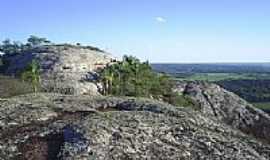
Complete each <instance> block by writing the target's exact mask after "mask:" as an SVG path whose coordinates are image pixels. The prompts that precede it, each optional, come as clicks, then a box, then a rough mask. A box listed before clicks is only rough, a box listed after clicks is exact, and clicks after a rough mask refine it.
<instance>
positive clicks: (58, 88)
mask: <svg viewBox="0 0 270 160" xmlns="http://www.w3.org/2000/svg"><path fill="white" fill-rule="evenodd" d="M6 59H7V60H8V61H9V65H8V67H7V68H6V70H5V74H8V75H14V74H18V73H20V72H22V71H23V70H24V69H25V67H26V66H27V65H28V64H29V63H31V61H32V60H33V59H36V60H37V61H38V62H39V63H40V65H41V71H42V75H41V77H42V86H43V88H44V89H46V90H47V91H52V92H58V93H59V92H60V93H63V94H98V86H99V85H98V84H97V83H96V80H97V74H96V70H97V69H99V68H103V67H104V66H106V65H107V64H109V63H111V62H112V61H114V59H115V58H113V57H112V56H111V55H110V54H108V53H106V52H101V51H99V50H93V49H91V48H87V47H81V46H73V45H49V46H40V47H37V48H34V49H32V50H29V51H27V52H25V53H21V54H17V55H14V56H9V57H6Z"/></svg>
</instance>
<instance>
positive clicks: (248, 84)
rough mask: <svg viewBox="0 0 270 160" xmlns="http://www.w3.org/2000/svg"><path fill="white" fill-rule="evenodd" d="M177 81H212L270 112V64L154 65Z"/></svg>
mask: <svg viewBox="0 0 270 160" xmlns="http://www.w3.org/2000/svg"><path fill="white" fill-rule="evenodd" d="M152 67H153V69H154V70H155V71H157V72H161V73H167V74H169V75H171V76H173V77H174V79H175V80H176V81H178V80H179V81H208V82H212V83H216V84H218V85H220V86H222V87H223V88H225V89H227V90H229V91H231V92H234V93H235V94H237V95H238V96H240V97H241V98H243V99H245V100H247V101H248V102H250V103H252V104H254V105H255V106H256V107H258V108H261V109H264V110H265V111H267V112H269V110H270V94H269V93H270V63H215V64H213V63H212V64H211V63H209V64H206V63H204V64H158V63H157V64H152Z"/></svg>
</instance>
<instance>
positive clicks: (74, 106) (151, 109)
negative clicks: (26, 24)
mask: <svg viewBox="0 0 270 160" xmlns="http://www.w3.org/2000/svg"><path fill="white" fill-rule="evenodd" d="M0 109H1V111H0V120H1V121H2V123H3V124H4V125H2V126H1V128H0V130H1V132H0V148H1V150H0V159H1V158H2V159H9V160H12V159H16V160H17V159H30V158H32V159H46V158H47V159H49V158H52V159H65V160H75V159H76V160H84V159H87V160H88V159H95V160H110V159H123V160H126V159H147V160H149V159H153V160H157V159H164V160H165V159H166V160H170V159H171V160H175V159H187V160H190V159H191V160H192V159H194V160H195V159H243V160H244V159H251V160H252V159H253V160H258V159H260V160H267V159H269V158H270V145H268V144H267V143H262V142H260V141H259V140H256V139H254V138H253V137H252V136H247V135H245V134H243V133H242V132H240V131H239V130H235V129H233V128H231V127H230V126H229V125H226V124H224V123H222V122H218V121H217V120H215V119H213V118H209V117H207V116H205V114H202V113H200V112H197V111H193V110H191V109H187V108H181V107H178V108H176V107H174V106H171V105H168V104H165V103H161V102H158V101H153V100H148V99H135V98H114V97H102V96H98V97H97V96H67V95H59V94H48V93H47V94H37V95H36V96H34V95H24V96H19V97H13V98H10V99H6V100H5V101H0ZM22 115H23V116H22ZM43 117H46V118H43ZM11 122H16V124H13V125H9V123H11ZM49 156H50V157H49Z"/></svg>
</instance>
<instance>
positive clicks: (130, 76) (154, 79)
mask: <svg viewBox="0 0 270 160" xmlns="http://www.w3.org/2000/svg"><path fill="white" fill-rule="evenodd" d="M101 82H102V83H103V86H104V89H103V94H104V95H116V96H134V97H147V98H153V99H158V100H163V101H165V102H168V103H171V104H173V105H178V106H189V105H193V103H192V102H191V100H190V99H187V98H186V97H184V96H181V95H178V94H177V93H176V92H174V91H173V90H172V88H173V85H174V81H173V80H172V79H171V78H170V77H169V76H167V75H164V74H158V73H155V72H154V71H153V70H152V68H151V66H150V65H149V63H148V62H140V60H139V59H137V58H135V57H132V56H124V57H123V60H122V61H121V62H116V63H114V64H112V65H109V66H107V67H106V68H105V69H104V70H102V71H101Z"/></svg>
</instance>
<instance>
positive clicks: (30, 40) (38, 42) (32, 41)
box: [27, 35, 51, 47]
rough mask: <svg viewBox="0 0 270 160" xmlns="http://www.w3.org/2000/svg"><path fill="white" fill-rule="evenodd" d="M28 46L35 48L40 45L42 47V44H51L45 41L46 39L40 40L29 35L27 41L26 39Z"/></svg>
mask: <svg viewBox="0 0 270 160" xmlns="http://www.w3.org/2000/svg"><path fill="white" fill-rule="evenodd" d="M27 42H28V44H30V46H32V47H35V46H40V45H44V44H49V43H51V42H50V41H49V40H47V39H46V38H40V37H37V36H33V35H31V36H30V37H29V38H28V39H27Z"/></svg>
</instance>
